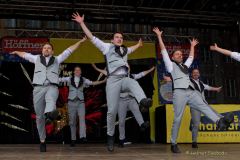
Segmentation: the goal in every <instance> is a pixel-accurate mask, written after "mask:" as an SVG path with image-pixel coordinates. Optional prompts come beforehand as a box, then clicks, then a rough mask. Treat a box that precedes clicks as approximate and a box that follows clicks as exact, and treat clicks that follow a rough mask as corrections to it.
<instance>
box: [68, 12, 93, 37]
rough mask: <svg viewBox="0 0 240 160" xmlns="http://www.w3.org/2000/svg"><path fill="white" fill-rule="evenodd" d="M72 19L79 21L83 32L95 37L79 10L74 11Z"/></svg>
mask: <svg viewBox="0 0 240 160" xmlns="http://www.w3.org/2000/svg"><path fill="white" fill-rule="evenodd" d="M72 20H73V21H76V22H77V23H79V25H80V26H81V28H82V30H83V32H84V33H85V34H86V36H87V37H88V38H89V39H90V40H92V39H93V35H92V32H91V31H90V30H89V29H88V28H87V26H86V25H85V23H84V15H82V16H80V15H79V13H78V12H76V13H73V14H72Z"/></svg>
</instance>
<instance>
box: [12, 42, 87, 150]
mask: <svg viewBox="0 0 240 160" xmlns="http://www.w3.org/2000/svg"><path fill="white" fill-rule="evenodd" d="M85 40H86V38H83V39H82V40H80V41H78V42H77V43H75V44H74V45H72V46H70V47H69V48H67V49H66V50H65V51H63V52H62V53H61V54H60V55H58V56H53V53H54V51H53V46H52V44H50V43H46V44H44V45H43V48H42V54H41V55H32V54H30V53H26V52H21V51H14V52H12V53H10V54H16V55H18V56H20V57H22V58H24V59H25V60H28V61H29V62H31V63H34V64H35V69H34V75H33V82H32V83H33V86H34V89H33V103H34V110H35V113H36V124H37V129H38V134H39V139H40V152H46V142H45V139H46V130H45V120H46V119H47V120H55V119H56V118H57V117H58V111H57V110H56V101H57V98H58V84H59V66H60V64H61V63H62V62H63V61H64V60H65V59H67V58H68V57H69V56H70V55H71V53H72V52H74V51H75V50H76V49H77V48H78V47H79V46H80V44H81V43H82V42H84V41H85Z"/></svg>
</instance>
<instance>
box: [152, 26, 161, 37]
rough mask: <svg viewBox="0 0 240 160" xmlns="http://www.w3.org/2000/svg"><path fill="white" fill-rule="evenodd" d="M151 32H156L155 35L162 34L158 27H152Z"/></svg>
mask: <svg viewBox="0 0 240 160" xmlns="http://www.w3.org/2000/svg"><path fill="white" fill-rule="evenodd" d="M153 32H154V33H156V34H157V36H162V33H163V31H160V30H159V28H158V27H154V28H153Z"/></svg>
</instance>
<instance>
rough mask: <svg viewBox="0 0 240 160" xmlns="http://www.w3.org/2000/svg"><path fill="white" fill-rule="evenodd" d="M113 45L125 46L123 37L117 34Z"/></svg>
mask: <svg viewBox="0 0 240 160" xmlns="http://www.w3.org/2000/svg"><path fill="white" fill-rule="evenodd" d="M112 43H113V44H114V45H116V46H121V45H122V44H123V35H122V34H120V33H115V34H114V36H113V39H112Z"/></svg>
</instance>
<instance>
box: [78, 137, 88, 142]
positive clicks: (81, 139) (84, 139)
mask: <svg viewBox="0 0 240 160" xmlns="http://www.w3.org/2000/svg"><path fill="white" fill-rule="evenodd" d="M79 141H80V143H87V138H86V137H82V138H80V140H79Z"/></svg>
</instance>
